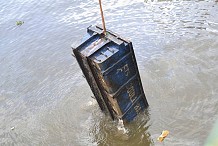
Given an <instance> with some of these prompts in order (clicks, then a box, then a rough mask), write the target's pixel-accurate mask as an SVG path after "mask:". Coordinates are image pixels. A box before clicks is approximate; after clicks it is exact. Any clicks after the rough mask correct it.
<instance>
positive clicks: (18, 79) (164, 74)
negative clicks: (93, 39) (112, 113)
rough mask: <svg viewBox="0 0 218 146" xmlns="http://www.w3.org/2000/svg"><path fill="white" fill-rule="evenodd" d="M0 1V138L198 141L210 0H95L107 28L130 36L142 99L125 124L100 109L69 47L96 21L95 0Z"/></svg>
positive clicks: (214, 87)
mask: <svg viewBox="0 0 218 146" xmlns="http://www.w3.org/2000/svg"><path fill="white" fill-rule="evenodd" d="M0 6H1V9H0V16H1V17H0V71H1V72H0V145H22V146H24V145H28V146H29V145H73V146H80V145H81V146H83V145H89V146H92V145H93V146H96V145H99V146H104V145H108V146H109V145H110V146H113V145H114V146H120V145H128V146H133V145H134V146H135V145H142V146H146V145H147V146H148V145H155V146H162V145H167V146H181V145H183V146H201V145H203V144H204V142H205V140H206V138H207V135H208V134H209V132H210V130H211V128H212V126H213V123H214V122H215V121H216V120H217V119H218V108H217V107H218V74H217V72H218V49H217V48H218V15H217V13H218V2H216V1H215V0H210V1H209V0H208V1H206V0H205V1H202V0H201V1H200V0H199V1H164V0H159V1H157V0H154V1H152V0H147V1H146V0H145V1H142V0H134V1H132V0H119V1H118V0H110V1H109V0H106V1H103V9H104V13H105V21H106V26H107V28H108V29H110V30H113V31H114V32H116V33H118V34H120V35H122V36H124V37H126V38H129V39H130V40H131V41H132V42H133V46H134V49H135V54H136V59H137V62H138V66H139V71H140V74H141V78H142V83H143V86H144V90H145V94H146V96H147V100H148V102H149V104H150V107H149V109H148V111H147V112H144V113H142V114H141V115H140V116H139V117H138V118H137V119H136V120H135V121H134V122H132V123H130V124H129V125H127V126H125V130H126V132H122V130H119V127H118V123H117V122H113V121H111V120H110V118H109V117H107V116H105V115H104V114H102V113H101V111H100V110H99V108H98V105H97V104H96V102H95V101H94V100H93V99H92V98H91V97H90V96H91V95H92V93H91V91H90V89H89V87H88V85H87V82H86V81H85V79H84V78H83V77H82V73H81V71H80V69H79V66H78V64H77V62H76V60H75V59H74V58H73V57H72V56H71V48H70V46H71V44H75V43H78V42H79V41H80V38H81V37H82V36H83V34H85V32H86V28H87V27H88V26H89V25H92V24H100V23H101V20H100V14H99V6H98V1H97V0H94V1H82V0H77V1H76V0H64V1H58V0H44V1H36V0H35V1H34V0H7V1H3V0H2V1H0ZM19 20H20V21H24V24H23V25H22V26H16V21H19ZM162 130H169V131H170V134H169V136H168V138H166V139H165V142H164V143H159V142H157V137H158V136H159V135H160V133H161V132H162Z"/></svg>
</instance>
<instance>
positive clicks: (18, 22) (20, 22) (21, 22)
mask: <svg viewBox="0 0 218 146" xmlns="http://www.w3.org/2000/svg"><path fill="white" fill-rule="evenodd" d="M23 24H24V21H16V25H17V26H21V25H23Z"/></svg>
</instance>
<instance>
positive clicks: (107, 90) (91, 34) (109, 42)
mask: <svg viewBox="0 0 218 146" xmlns="http://www.w3.org/2000/svg"><path fill="white" fill-rule="evenodd" d="M73 53H74V55H75V57H76V59H77V61H78V63H79V65H80V68H81V69H82V71H83V74H84V76H85V77H86V80H87V81H88V83H89V86H90V88H91V90H92V92H93V94H94V96H95V98H96V100H97V102H98V104H99V106H100V108H101V110H102V111H104V112H106V113H110V115H111V117H112V118H113V119H122V120H124V121H127V122H130V121H132V120H133V119H134V118H135V117H136V116H137V115H138V114H139V113H140V112H141V111H143V110H144V109H145V108H146V107H148V103H147V100H146V97H145V94H144V91H143V88H142V84H141V79H140V76H139V72H138V67H137V63H136V59H135V55H134V51H133V47H132V43H131V42H130V41H128V40H126V39H124V38H122V37H120V36H118V35H117V34H115V33H113V32H111V31H107V34H106V35H103V29H102V28H101V27H99V26H90V27H88V29H87V35H86V37H85V41H84V42H82V43H81V44H80V45H79V46H78V47H76V48H73Z"/></svg>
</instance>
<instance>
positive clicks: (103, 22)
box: [99, 0, 106, 35]
mask: <svg viewBox="0 0 218 146" xmlns="http://www.w3.org/2000/svg"><path fill="white" fill-rule="evenodd" d="M99 5H100V11H101V20H102V25H103V30H104V31H103V33H104V35H106V27H105V21H104V13H103V10H102V5H101V0H99Z"/></svg>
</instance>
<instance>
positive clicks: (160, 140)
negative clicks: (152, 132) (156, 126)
mask: <svg viewBox="0 0 218 146" xmlns="http://www.w3.org/2000/svg"><path fill="white" fill-rule="evenodd" d="M169 133H170V132H169V131H168V130H164V131H162V133H161V135H160V136H159V137H158V138H157V140H158V141H159V142H162V141H163V140H164V139H165V138H166V137H167V136H168V135H169Z"/></svg>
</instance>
